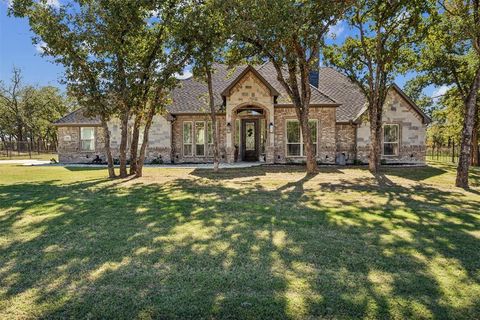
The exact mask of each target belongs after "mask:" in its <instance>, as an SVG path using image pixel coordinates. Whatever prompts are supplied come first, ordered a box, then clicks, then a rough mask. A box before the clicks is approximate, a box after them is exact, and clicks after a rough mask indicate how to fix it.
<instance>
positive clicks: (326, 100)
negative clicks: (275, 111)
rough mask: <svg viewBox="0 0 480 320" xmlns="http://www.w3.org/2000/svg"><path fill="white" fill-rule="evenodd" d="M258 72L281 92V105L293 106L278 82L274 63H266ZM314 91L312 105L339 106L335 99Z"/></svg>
mask: <svg viewBox="0 0 480 320" xmlns="http://www.w3.org/2000/svg"><path fill="white" fill-rule="evenodd" d="M257 71H258V72H259V73H260V74H261V75H262V76H263V77H264V78H265V79H266V80H267V81H268V82H270V84H271V85H272V87H274V88H275V89H276V90H277V91H278V92H280V97H278V103H279V104H284V103H285V104H291V101H290V98H289V97H288V94H287V92H286V91H285V89H284V88H283V86H282V84H281V83H280V82H279V81H278V80H277V71H276V70H275V67H274V66H273V64H272V63H265V64H263V65H262V66H260V67H259V68H257ZM310 87H311V89H312V97H311V99H310V104H318V105H338V101H336V100H335V98H333V99H332V97H331V96H329V95H328V94H325V93H324V92H321V90H318V88H315V87H314V86H310Z"/></svg>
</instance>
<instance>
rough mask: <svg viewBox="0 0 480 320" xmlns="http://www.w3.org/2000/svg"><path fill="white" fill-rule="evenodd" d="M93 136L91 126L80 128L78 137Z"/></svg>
mask: <svg viewBox="0 0 480 320" xmlns="http://www.w3.org/2000/svg"><path fill="white" fill-rule="evenodd" d="M93 138H94V129H93V128H80V139H81V140H93Z"/></svg>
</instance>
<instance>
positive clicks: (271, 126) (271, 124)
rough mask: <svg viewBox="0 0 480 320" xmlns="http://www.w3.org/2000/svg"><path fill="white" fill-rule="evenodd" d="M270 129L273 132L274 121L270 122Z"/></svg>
mask: <svg viewBox="0 0 480 320" xmlns="http://www.w3.org/2000/svg"><path fill="white" fill-rule="evenodd" d="M268 129H269V130H270V133H273V122H270V124H269V125H268Z"/></svg>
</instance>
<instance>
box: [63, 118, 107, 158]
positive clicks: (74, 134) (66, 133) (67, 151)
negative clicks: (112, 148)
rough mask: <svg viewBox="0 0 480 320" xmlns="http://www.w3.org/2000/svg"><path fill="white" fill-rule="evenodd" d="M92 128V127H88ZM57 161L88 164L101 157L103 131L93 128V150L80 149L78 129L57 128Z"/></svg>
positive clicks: (73, 127)
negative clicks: (97, 156) (96, 157)
mask: <svg viewBox="0 0 480 320" xmlns="http://www.w3.org/2000/svg"><path fill="white" fill-rule="evenodd" d="M89 127H93V126H89ZM57 136H58V151H57V152H58V161H59V162H60V163H89V162H92V160H93V159H94V158H95V156H96V155H99V156H103V149H104V139H103V129H102V128H101V127H98V126H97V127H95V150H94V151H82V150H81V149H80V127H77V126H68V127H58V131H57Z"/></svg>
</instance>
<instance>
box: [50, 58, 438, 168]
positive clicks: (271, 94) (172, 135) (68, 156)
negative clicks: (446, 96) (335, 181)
mask: <svg viewBox="0 0 480 320" xmlns="http://www.w3.org/2000/svg"><path fill="white" fill-rule="evenodd" d="M310 82H311V84H310V85H311V90H312V96H311V107H310V128H311V130H312V138H313V142H314V149H315V152H316V158H317V160H318V162H319V163H331V164H333V163H336V162H337V163H344V162H346V163H354V162H356V163H358V162H364V163H367V162H368V152H369V141H370V131H369V125H368V121H366V119H365V114H366V99H365V97H364V95H363V94H362V93H361V91H360V90H359V88H358V87H357V86H356V85H355V84H354V83H352V82H351V81H350V80H349V79H348V78H347V77H346V76H344V75H343V74H341V73H339V72H338V71H336V70H335V69H333V68H329V67H321V68H320V69H319V70H318V72H315V73H312V75H311V77H310ZM213 87H214V93H215V98H214V100H215V106H216V107H217V119H218V125H217V130H218V134H219V147H220V156H221V161H222V162H229V163H232V162H235V161H264V162H266V163H294V162H295V163H296V162H303V161H305V157H304V156H305V154H304V146H303V141H302V135H301V132H300V126H299V123H298V121H297V119H296V112H295V108H294V107H293V105H292V102H291V101H290V99H289V97H288V95H287V94H286V92H285V90H284V88H283V87H282V85H281V84H280V83H279V82H278V80H277V74H276V71H275V69H274V67H273V65H272V64H270V63H265V64H263V65H261V66H258V67H254V66H242V67H237V68H235V69H227V67H226V66H224V65H221V64H217V65H215V73H214V77H213ZM207 101H208V96H207V86H206V84H205V83H203V82H200V81H198V80H196V79H194V78H188V79H185V80H182V81H181V84H180V86H179V87H178V88H176V89H174V90H173V91H172V103H171V105H170V106H169V107H168V108H167V112H166V114H164V115H156V116H155V118H154V120H153V124H152V127H151V130H150V133H149V145H148V148H147V162H148V161H151V160H153V159H162V160H163V161H164V162H166V163H170V162H174V163H188V162H190V163H192V162H211V161H212V156H213V135H212V130H213V128H212V124H211V122H210V117H209V107H208V103H207ZM429 122H430V119H429V118H428V116H426V115H425V114H424V113H423V112H422V110H420V109H419V108H418V107H417V106H416V105H415V103H413V102H412V100H411V99H409V98H408V97H407V96H406V95H405V93H403V92H402V90H401V89H400V88H399V87H398V86H396V85H393V86H392V87H391V88H390V89H389V92H388V98H387V101H386V103H385V107H384V114H383V128H382V159H384V161H386V162H389V163H424V161H425V133H426V127H427V124H428V123H429ZM55 124H56V126H57V127H58V141H59V145H58V153H59V160H60V162H63V163H73V162H91V161H92V159H93V158H95V156H96V155H99V156H100V157H101V158H103V159H105V157H104V152H103V146H104V141H103V134H102V127H101V126H100V121H99V119H98V118H89V117H86V116H85V115H84V114H83V111H82V109H80V110H77V111H74V112H73V113H71V114H68V115H66V116H65V117H63V118H61V119H59V120H58V121H56V123H55ZM108 126H109V129H110V131H111V147H112V150H113V153H114V156H116V157H118V148H119V145H120V122H119V120H117V119H115V120H113V121H110V123H109V124H108Z"/></svg>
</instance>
